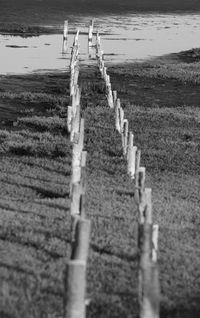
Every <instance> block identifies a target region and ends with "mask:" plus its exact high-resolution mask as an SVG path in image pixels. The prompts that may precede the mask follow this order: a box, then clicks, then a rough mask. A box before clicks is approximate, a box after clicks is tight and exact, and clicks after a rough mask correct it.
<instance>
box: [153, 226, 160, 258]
mask: <svg viewBox="0 0 200 318" xmlns="http://www.w3.org/2000/svg"><path fill="white" fill-rule="evenodd" d="M158 231H159V225H158V224H153V233H152V243H153V247H152V261H153V262H154V263H156V262H157V259H158V256H157V253H158Z"/></svg>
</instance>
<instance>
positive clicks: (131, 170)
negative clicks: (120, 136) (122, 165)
mask: <svg viewBox="0 0 200 318" xmlns="http://www.w3.org/2000/svg"><path fill="white" fill-rule="evenodd" d="M136 151H137V147H136V146H132V147H131V148H130V149H129V155H128V174H129V175H130V177H131V178H132V179H134V178H135V157H136Z"/></svg>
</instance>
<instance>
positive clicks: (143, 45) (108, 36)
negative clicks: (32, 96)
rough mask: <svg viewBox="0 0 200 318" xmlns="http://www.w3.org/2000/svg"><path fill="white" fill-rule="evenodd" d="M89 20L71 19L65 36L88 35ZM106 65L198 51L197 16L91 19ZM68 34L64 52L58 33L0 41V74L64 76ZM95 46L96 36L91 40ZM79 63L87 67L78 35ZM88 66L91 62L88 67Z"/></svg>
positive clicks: (83, 39)
mask: <svg viewBox="0 0 200 318" xmlns="http://www.w3.org/2000/svg"><path fill="white" fill-rule="evenodd" d="M91 18H92V16H80V17H79V18H78V19H77V17H76V18H75V17H73V16H72V17H71V21H73V22H71V23H70V31H74V32H75V30H76V29H77V28H80V31H82V32H83V33H84V32H85V33H87V25H88V22H89V20H90V19H91ZM97 29H98V30H99V31H100V33H102V36H101V40H102V47H103V50H104V53H105V60H106V62H109V63H123V62H133V61H143V60H146V59H150V58H152V57H156V56H160V55H163V54H168V53H175V52H179V51H182V50H187V49H191V48H196V47H200V14H179V15H177V14H123V15H122V16H120V15H104V16H96V17H95V30H97ZM73 37H74V35H73V34H70V35H69V38H68V44H67V53H65V54H63V52H62V34H56V35H55V34H54V35H42V36H39V37H29V38H22V37H19V36H6V35H1V36H0V73H1V74H15V73H29V72H45V71H57V70H61V71H65V70H66V68H67V67H68V66H69V61H70V51H71V45H72V42H73ZM94 43H95V37H94ZM80 59H81V61H82V63H88V61H89V60H88V49H87V34H81V35H80ZM92 63H93V62H92Z"/></svg>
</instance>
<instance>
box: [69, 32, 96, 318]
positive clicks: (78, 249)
mask: <svg viewBox="0 0 200 318" xmlns="http://www.w3.org/2000/svg"><path fill="white" fill-rule="evenodd" d="M78 37H79V30H78V31H77V33H76V35H75V37H74V43H73V47H72V52H71V62H70V97H71V105H70V106H68V118H67V128H68V131H69V133H70V140H71V142H72V173H71V185H70V198H71V204H70V214H71V257H70V260H69V261H68V262H67V264H66V269H65V281H64V288H65V289H64V291H65V292H64V310H63V318H85V317H86V304H87V300H86V299H85V294H86V269H87V259H88V251H89V241H90V229H91V222H90V220H88V219H87V218H86V211H85V192H86V158H87V152H86V151H85V150H84V118H81V115H80V104H81V101H80V99H81V91H80V89H79V86H78V75H79V42H78Z"/></svg>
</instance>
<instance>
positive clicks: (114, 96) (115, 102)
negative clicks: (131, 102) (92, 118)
mask: <svg viewBox="0 0 200 318" xmlns="http://www.w3.org/2000/svg"><path fill="white" fill-rule="evenodd" d="M112 93H113V106H114V108H116V104H117V91H113V92H112Z"/></svg>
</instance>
